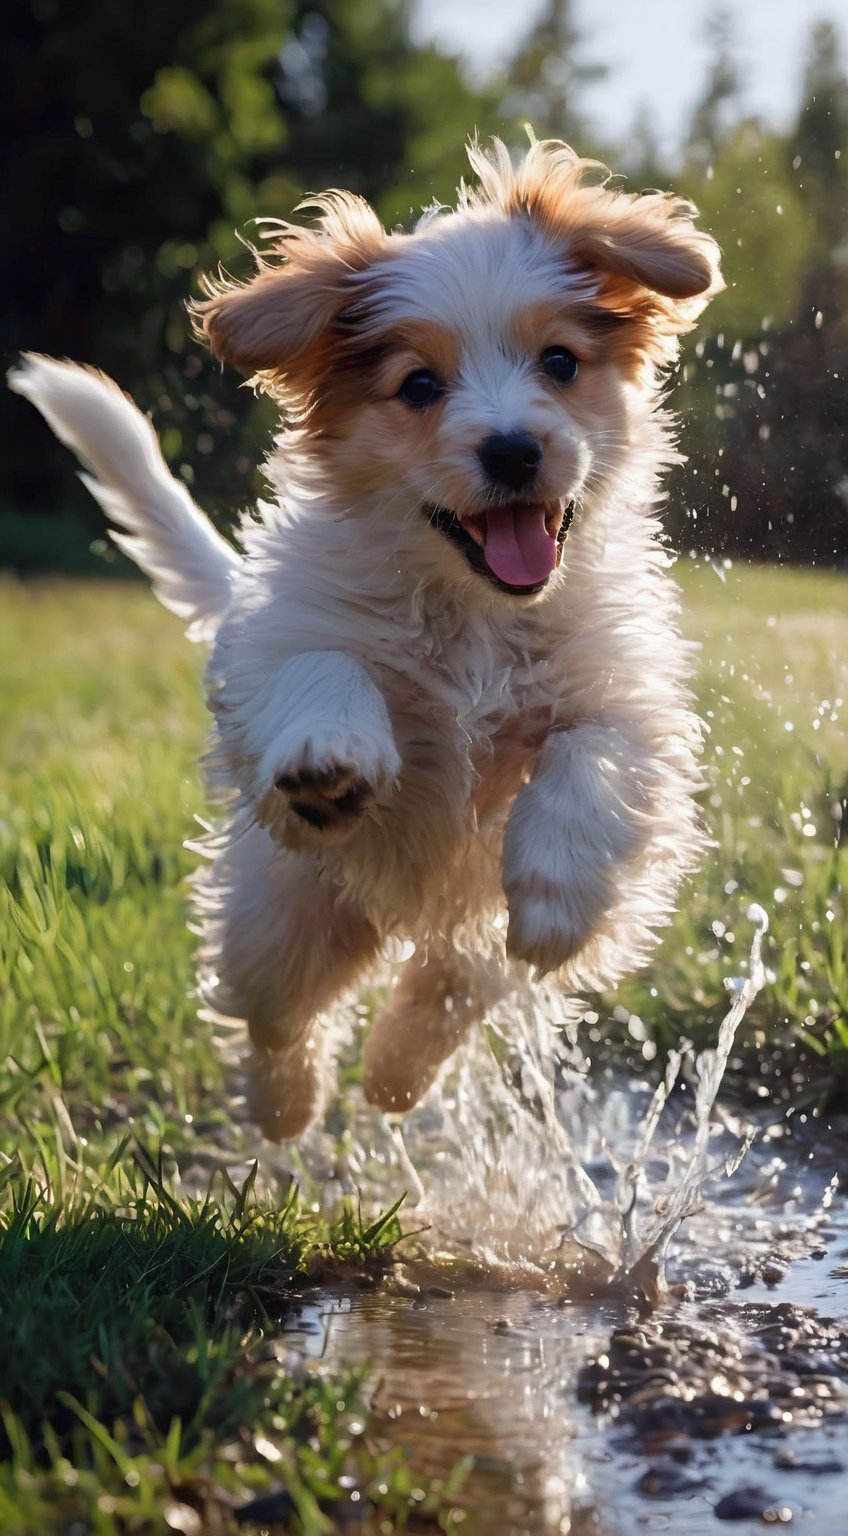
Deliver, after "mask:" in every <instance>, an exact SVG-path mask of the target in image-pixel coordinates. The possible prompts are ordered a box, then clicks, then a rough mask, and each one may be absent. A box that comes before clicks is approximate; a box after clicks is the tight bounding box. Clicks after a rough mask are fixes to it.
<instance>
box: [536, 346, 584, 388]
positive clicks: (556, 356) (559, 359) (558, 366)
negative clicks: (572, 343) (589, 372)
mask: <svg viewBox="0 0 848 1536" xmlns="http://www.w3.org/2000/svg"><path fill="white" fill-rule="evenodd" d="M542 367H543V368H544V370H545V373H546V374H547V375H548V378H549V379H553V380H554V382H555V383H556V384H573V383H574V380H575V379H576V378H577V374H578V371H579V368H580V364H579V363H578V361H577V358H576V357H575V356H574V353H573V352H569V350H568V347H546V348H545V350H544V352H543V353H542Z"/></svg>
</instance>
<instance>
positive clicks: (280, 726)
mask: <svg viewBox="0 0 848 1536" xmlns="http://www.w3.org/2000/svg"><path fill="white" fill-rule="evenodd" d="M246 735H247V741H246V746H247V753H248V756H249V758H250V760H251V762H252V764H253V771H254V776H255V780H254V781H255V789H254V798H255V801H256V804H257V806H258V811H259V816H260V820H261V821H263V822H264V823H265V824H266V825H267V826H268V827H269V830H271V831H272V833H273V834H274V835H275V837H277V838H278V840H280V841H282V842H285V843H287V844H288V845H289V846H291V847H295V848H306V847H315V846H316V845H322V844H327V843H330V842H341V841H343V840H344V839H345V838H346V837H348V836H349V835H350V833H351V832H352V831H353V830H354V828H355V827H356V825H357V823H358V821H359V818H360V816H361V814H362V812H363V811H364V810H365V808H366V806H367V805H368V803H369V801H370V800H371V799H372V798H373V797H374V796H375V795H377V794H379V793H380V792H381V791H384V790H386V789H387V788H389V787H390V786H391V785H392V784H393V783H394V781H395V780H396V779H397V776H398V774H399V773H400V769H401V761H400V757H399V755H398V751H397V747H396V746H395V741H394V735H393V732H392V726H391V721H390V719H389V713H388V710H387V708H386V703H385V700H384V698H383V696H382V694H381V693H380V691H379V689H378V688H377V687H376V685H375V684H374V683H373V682H372V680H371V678H370V677H369V675H368V673H367V672H366V670H365V668H364V667H363V666H362V664H361V663H360V662H358V661H357V660H356V659H355V658H354V657H352V656H348V655H347V654H346V653H345V652H343V651H316V652H309V653H307V654H304V655H300V656H294V657H292V658H291V659H290V660H289V661H287V662H286V663H285V664H284V665H283V666H282V667H281V668H280V670H279V672H278V673H277V675H276V676H275V678H274V680H273V683H272V685H271V686H270V687H269V688H268V689H267V690H266V693H265V696H264V698H263V699H262V704H261V708H260V709H259V710H258V711H256V712H255V713H254V715H253V716H252V717H251V720H250V726H249V729H248V731H247V733H246Z"/></svg>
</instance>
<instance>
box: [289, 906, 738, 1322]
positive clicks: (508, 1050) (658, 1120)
mask: <svg viewBox="0 0 848 1536" xmlns="http://www.w3.org/2000/svg"><path fill="white" fill-rule="evenodd" d="M747 915H748V918H749V920H750V921H751V922H752V923H753V924H754V935H753V940H752V944H751V952H750V960H749V966H748V971H747V975H745V976H740V977H734V978H732V979H730V980H728V981H727V982H726V985H727V987H728V990H729V992H730V994H731V1002H730V1006H729V1008H728V1011H727V1013H726V1015H725V1017H724V1019H723V1020H722V1022H721V1025H720V1027H719V1031H718V1037H717V1041H716V1044H715V1046H714V1047H713V1048H712V1049H709V1050H704V1051H701V1052H700V1053H699V1054H697V1055H694V1054H693V1053H691V1052H689V1051H684V1050H679V1051H672V1052H671V1053H670V1054H669V1059H668V1064H667V1067H666V1071H665V1075H664V1077H663V1080H662V1082H661V1083H660V1084H659V1086H658V1087H657V1088H656V1090H655V1091H654V1093H653V1095H652V1096H651V1098H650V1100H649V1102H648V1104H647V1107H646V1108H645V1109H644V1111H643V1113H641V1115H634V1105H636V1106H638V1104H639V1099H640V1096H639V1095H638V1093H637V1094H634V1093H626V1094H625V1093H621V1092H615V1091H612V1092H610V1091H609V1089H608V1085H607V1089H606V1091H605V1090H604V1089H600V1090H599V1089H598V1087H597V1086H596V1085H595V1084H594V1083H593V1082H592V1081H591V1080H590V1078H589V1077H588V1076H587V1074H586V1071H585V1062H583V1060H582V1057H581V1053H580V1051H579V1047H578V1045H577V1043H576V1042H577V1031H576V1024H577V1019H578V1018H579V1010H578V1007H577V1005H574V1004H571V1003H569V1002H568V1001H567V1000H564V999H563V997H562V996H561V994H559V993H558V992H557V991H556V989H555V988H554V987H550V986H544V985H543V986H540V987H538V988H536V989H535V990H534V991H533V992H532V993H522V994H520V995H513V996H511V997H510V998H508V999H507V1000H506V1001H505V1002H503V1003H502V1004H500V1005H499V1006H498V1008H496V1009H495V1010H494V1011H493V1013H492V1014H491V1015H490V1018H489V1021H488V1027H489V1031H490V1038H489V1039H486V1038H484V1036H483V1035H482V1034H481V1035H480V1036H479V1037H478V1038H476V1039H475V1040H473V1041H471V1042H470V1043H469V1045H468V1046H467V1047H466V1048H465V1049H464V1050H463V1051H461V1052H460V1053H459V1054H458V1057H457V1058H456V1060H455V1062H454V1064H453V1066H452V1068H451V1070H450V1072H449V1074H448V1075H447V1077H446V1078H445V1079H444V1080H443V1081H442V1083H441V1085H440V1086H439V1088H437V1089H436V1090H435V1091H434V1092H433V1093H431V1094H430V1095H429V1096H428V1098H427V1099H426V1100H425V1101H424V1103H423V1104H421V1105H419V1106H418V1107H417V1108H416V1109H414V1110H413V1111H411V1113H410V1114H408V1115H407V1116H406V1117H405V1118H404V1120H403V1123H402V1129H401V1127H400V1126H398V1124H397V1123H396V1122H395V1123H392V1122H391V1121H390V1120H388V1119H387V1118H385V1117H380V1116H377V1115H375V1114H374V1112H373V1111H369V1110H368V1109H367V1107H366V1106H364V1105H362V1104H360V1105H359V1106H358V1108H357V1111H356V1114H355V1118H354V1122H353V1125H352V1127H351V1128H350V1130H349V1132H348V1135H347V1138H346V1150H345V1154H344V1168H343V1171H342V1173H343V1180H344V1182H346V1183H347V1185H348V1187H349V1188H354V1189H355V1190H356V1191H357V1192H358V1193H359V1194H360V1195H361V1197H362V1198H363V1199H364V1200H365V1201H366V1202H371V1201H372V1200H376V1201H379V1200H384V1199H386V1198H394V1197H395V1196H396V1194H397V1190H398V1187H399V1186H400V1185H405V1186H406V1188H407V1190H408V1193H409V1203H410V1204H412V1203H416V1210H415V1213H414V1214H415V1225H416V1226H420V1227H421V1228H422V1229H423V1230H422V1231H421V1233H420V1234H419V1236H418V1239H417V1241H416V1243H415V1245H414V1252H415V1256H416V1260H417V1262H418V1263H419V1264H421V1263H426V1264H429V1265H435V1266H436V1267H438V1268H439V1269H440V1270H441V1271H442V1272H444V1271H445V1270H448V1271H450V1272H451V1273H454V1274H455V1273H457V1272H461V1273H463V1274H464V1275H465V1276H466V1277H469V1278H470V1277H472V1276H473V1275H474V1274H475V1273H476V1274H478V1275H479V1276H481V1277H482V1276H485V1278H486V1279H487V1281H488V1282H491V1281H492V1280H493V1279H496V1278H498V1277H500V1278H501V1279H502V1280H503V1281H504V1282H505V1283H512V1282H515V1281H523V1282H524V1283H528V1284H532V1285H540V1286H542V1287H544V1288H548V1289H552V1290H560V1291H561V1290H562V1289H563V1288H567V1289H568V1290H569V1292H570V1293H572V1294H582V1295H592V1294H598V1293H599V1292H605V1293H606V1292H611V1291H612V1292H616V1291H617V1292H628V1293H633V1292H641V1293H644V1294H647V1295H649V1296H656V1295H658V1294H659V1293H661V1291H662V1289H663V1286H664V1268H665V1259H666V1255H667V1252H668V1247H669V1243H670V1242H671V1239H672V1237H673V1235H674V1233H675V1232H676V1231H677V1229H678V1227H679V1226H680V1223H681V1222H682V1221H683V1220H684V1219H685V1218H686V1217H687V1215H690V1214H691V1213H692V1212H693V1211H694V1210H695V1209H696V1208H697V1207H698V1205H699V1203H700V1200H701V1196H702V1192H703V1189H704V1186H705V1184H706V1182H707V1181H708V1179H709V1178H710V1176H711V1174H713V1173H714V1172H716V1170H715V1169H713V1168H712V1167H711V1164H710V1154H709V1142H710V1133H711V1114H712V1110H713V1106H714V1104H715V1100H716V1096H717V1094H718V1091H719V1088H720V1085H721V1082H722V1078H723V1076H724V1072H725V1070H726V1067H727V1063H728V1059H729V1056H730V1052H731V1050H732V1047H733V1042H734V1039H735V1036H736V1033H737V1030H738V1028H739V1025H740V1024H741V1022H742V1020H743V1018H744V1016H745V1014H746V1012H747V1010H748V1009H749V1007H750V1006H751V1003H752V1002H753V1001H754V998H755V997H756V995H757V993H758V992H759V990H760V988H761V987H762V985H763V983H764V981H765V972H764V968H763V961H762V941H763V936H764V934H765V933H766V931H767V928H768V918H767V916H766V913H765V912H764V911H763V909H762V908H761V907H759V906H752V907H751V908H749V910H748V914H747ZM684 1066H686V1068H687V1069H688V1070H687V1074H686V1076H687V1083H686V1087H687V1088H689V1087H690V1086H693V1087H694V1093H692V1092H690V1093H689V1100H690V1102H689V1108H688V1115H687V1119H688V1121H689V1126H690V1128H689V1131H688V1134H687V1135H686V1137H685V1139H681V1138H680V1137H678V1136H676V1135H675V1134H674V1133H666V1134H663V1133H662V1130H661V1127H662V1124H663V1111H664V1110H665V1108H666V1105H667V1103H668V1100H669V1098H670V1096H671V1094H672V1091H673V1090H674V1089H675V1088H679V1087H680V1084H681V1074H682V1072H683V1069H684ZM644 1101H645V1096H644V1095H642V1096H641V1103H642V1105H644ZM316 1147H317V1144H313V1146H312V1148H311V1150H310V1148H309V1147H307V1148H306V1149H305V1157H306V1161H307V1164H308V1163H309V1162H310V1160H312V1161H313V1164H314V1158H315V1156H316ZM745 1150H746V1144H745V1143H744V1142H743V1143H742V1144H741V1145H740V1149H739V1154H738V1156H737V1157H736V1158H735V1159H734V1160H733V1161H732V1162H731V1163H730V1164H728V1163H726V1162H723V1163H722V1165H721V1169H722V1171H723V1172H724V1173H725V1174H727V1173H730V1172H732V1171H733V1170H734V1168H735V1167H736V1166H738V1162H739V1160H740V1159H741V1157H742V1156H743V1155H744V1152H745ZM325 1152H326V1140H325Z"/></svg>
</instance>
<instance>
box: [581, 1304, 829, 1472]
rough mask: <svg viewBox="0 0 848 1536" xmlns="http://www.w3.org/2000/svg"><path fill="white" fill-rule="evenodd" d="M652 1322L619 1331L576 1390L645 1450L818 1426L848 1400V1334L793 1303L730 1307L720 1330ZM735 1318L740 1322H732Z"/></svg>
mask: <svg viewBox="0 0 848 1536" xmlns="http://www.w3.org/2000/svg"><path fill="white" fill-rule="evenodd" d="M710 1321H711V1319H710V1317H709V1315H708V1314H707V1315H705V1316H704V1318H703V1320H702V1321H701V1322H699V1323H697V1324H693V1323H689V1322H682V1321H680V1320H677V1319H669V1320H665V1321H663V1320H661V1319H654V1320H652V1321H651V1322H650V1323H646V1324H643V1325H642V1326H641V1327H630V1328H619V1329H616V1330H614V1332H613V1333H612V1335H611V1337H610V1341H609V1344H608V1345H607V1348H606V1350H605V1352H604V1353H603V1354H599V1355H597V1356H596V1357H595V1358H594V1359H593V1360H590V1361H588V1362H587V1363H586V1365H585V1366H584V1367H583V1370H582V1371H581V1373H580V1378H579V1381H578V1396H579V1397H580V1399H581V1401H583V1402H586V1403H589V1404H590V1405H591V1406H592V1407H593V1408H594V1409H595V1410H596V1411H598V1412H607V1413H613V1414H614V1415H615V1416H616V1417H617V1418H618V1420H619V1422H620V1423H621V1424H622V1425H627V1426H628V1427H629V1428H630V1429H631V1430H632V1431H633V1432H634V1433H635V1434H636V1435H637V1436H638V1437H639V1438H640V1439H641V1440H642V1442H643V1444H644V1445H645V1446H646V1448H649V1449H651V1448H657V1447H659V1446H662V1445H663V1444H664V1442H666V1441H669V1440H671V1439H674V1440H677V1441H679V1438H680V1436H681V1435H683V1436H689V1437H690V1438H694V1439H709V1438H713V1437H714V1436H716V1435H720V1434H724V1433H734V1432H736V1433H740V1432H746V1433H750V1432H751V1431H752V1430H753V1431H757V1430H771V1431H773V1432H774V1431H777V1432H781V1431H783V1430H785V1429H786V1428H787V1427H788V1426H790V1425H791V1426H797V1425H802V1424H818V1423H820V1422H821V1421H822V1419H824V1418H827V1417H831V1416H833V1415H835V1414H838V1413H842V1412H844V1411H845V1408H846V1406H848V1398H846V1391H845V1382H846V1380H848V1333H846V1331H845V1330H844V1329H841V1328H840V1327H839V1326H838V1325H837V1324H835V1323H833V1322H829V1321H828V1320H827V1319H823V1318H819V1317H817V1316H816V1315H815V1314H814V1313H810V1312H807V1311H805V1309H804V1308H801V1307H794V1306H791V1305H788V1304H783V1305H780V1306H767V1305H760V1306H755V1307H751V1306H748V1307H742V1308H737V1309H732V1310H731V1309H727V1308H725V1309H724V1313H723V1320H722V1326H721V1331H718V1329H716V1331H712V1329H711V1328H710V1326H709V1324H710ZM734 1325H735V1326H734Z"/></svg>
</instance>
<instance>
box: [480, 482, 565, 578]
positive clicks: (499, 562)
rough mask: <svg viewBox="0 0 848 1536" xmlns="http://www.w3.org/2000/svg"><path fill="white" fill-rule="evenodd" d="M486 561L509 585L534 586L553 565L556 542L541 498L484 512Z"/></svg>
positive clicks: (555, 557) (548, 573) (548, 574)
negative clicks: (546, 520)
mask: <svg viewBox="0 0 848 1536" xmlns="http://www.w3.org/2000/svg"><path fill="white" fill-rule="evenodd" d="M483 553H484V554H485V556H486V564H487V565H488V567H489V570H490V571H492V572H493V573H494V574H495V576H497V577H498V579H499V580H500V581H505V582H506V584H507V586H509V587H535V586H536V585H537V583H538V582H540V581H545V580H546V579H547V577H548V576H550V574H551V571H552V570H553V568H554V566H555V565H556V560H557V542H556V539H555V538H552V536H551V534H549V533H548V530H547V529H546V527H545V508H544V506H543V505H542V504H541V503H540V502H533V503H526V502H525V503H524V504H523V505H522V506H518V507H498V508H496V509H495V508H492V509H490V510H489V511H487V513H486V541H485V544H484V546H483Z"/></svg>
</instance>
